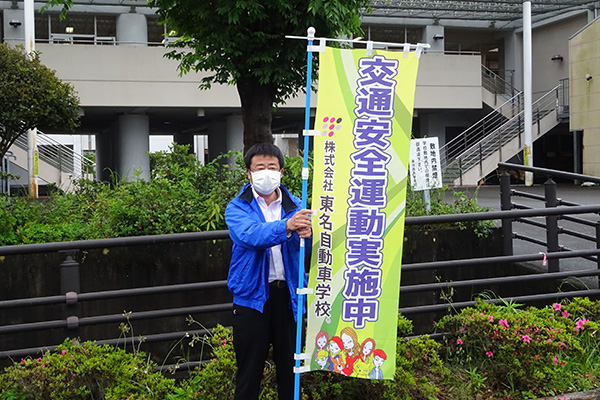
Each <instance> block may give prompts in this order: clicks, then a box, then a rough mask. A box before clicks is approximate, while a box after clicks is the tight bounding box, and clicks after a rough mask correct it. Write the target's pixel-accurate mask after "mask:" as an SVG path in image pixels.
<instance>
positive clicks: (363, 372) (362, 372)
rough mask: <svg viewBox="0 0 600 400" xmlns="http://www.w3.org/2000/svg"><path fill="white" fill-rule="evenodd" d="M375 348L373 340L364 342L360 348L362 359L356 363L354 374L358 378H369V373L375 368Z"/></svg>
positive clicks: (359, 358)
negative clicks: (373, 354) (373, 355)
mask: <svg viewBox="0 0 600 400" xmlns="http://www.w3.org/2000/svg"><path fill="white" fill-rule="evenodd" d="M374 348H375V341H374V340H373V339H371V338H367V339H365V340H364V341H363V342H362V345H361V346H360V357H358V359H357V360H356V362H355V363H354V374H355V376H357V377H358V378H368V377H369V373H370V372H371V370H372V369H373V367H374V366H375V365H374V364H373V357H372V353H373V349H374Z"/></svg>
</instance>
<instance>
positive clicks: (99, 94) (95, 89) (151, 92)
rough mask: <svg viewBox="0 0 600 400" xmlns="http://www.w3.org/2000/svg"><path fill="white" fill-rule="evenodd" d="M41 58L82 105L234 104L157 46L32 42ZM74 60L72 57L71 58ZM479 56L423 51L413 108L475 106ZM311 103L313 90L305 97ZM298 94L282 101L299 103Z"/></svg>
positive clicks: (224, 90) (229, 89)
mask: <svg viewBox="0 0 600 400" xmlns="http://www.w3.org/2000/svg"><path fill="white" fill-rule="evenodd" d="M36 46H37V47H36V48H37V50H39V51H40V52H41V59H42V62H43V63H44V64H45V65H47V66H48V67H50V68H52V69H54V70H56V74H57V76H58V77H59V78H61V79H63V80H65V81H68V82H70V83H72V84H73V86H74V87H75V89H76V90H77V92H78V93H79V96H80V100H81V105H82V106H83V107H89V106H91V107H95V106H111V107H127V106H136V107H153V106H154V107H239V106H240V101H239V97H238V94H237V91H236V89H235V87H234V86H227V85H214V86H213V88H212V89H211V90H209V91H202V90H198V85H199V82H200V79H201V78H202V77H203V76H205V75H206V74H205V73H193V72H192V73H189V74H187V75H183V76H181V77H180V76H179V75H178V72H177V65H178V62H177V61H174V60H169V59H167V58H165V57H164V54H165V52H166V50H165V49H164V48H162V47H130V46H86V45H51V44H42V43H39V44H36ZM74 61H76V62H74ZM480 65H481V58H480V57H479V56H458V55H441V54H425V55H423V56H422V58H421V63H420V68H419V74H418V78H417V93H416V96H415V108H445V109H450V108H481V67H480ZM311 100H312V104H313V106H316V96H312V97H311ZM304 101H305V99H304V96H300V97H297V98H295V99H291V100H289V101H288V102H287V104H286V105H285V106H284V108H285V107H298V108H303V107H304Z"/></svg>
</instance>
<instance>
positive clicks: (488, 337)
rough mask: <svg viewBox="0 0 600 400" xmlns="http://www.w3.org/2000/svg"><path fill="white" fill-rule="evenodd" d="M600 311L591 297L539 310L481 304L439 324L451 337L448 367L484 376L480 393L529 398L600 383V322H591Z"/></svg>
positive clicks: (447, 354) (446, 345)
mask: <svg viewBox="0 0 600 400" xmlns="http://www.w3.org/2000/svg"><path fill="white" fill-rule="evenodd" d="M598 307H599V305H598V302H590V301H589V300H587V299H585V300H583V299H574V300H573V301H572V302H569V303H565V304H561V303H555V304H554V305H553V306H547V307H544V308H539V309H538V308H534V307H530V308H527V309H520V308H519V307H518V305H515V304H513V303H505V304H504V305H491V304H487V303H484V302H482V301H479V302H478V303H477V306H476V307H473V308H467V309H465V310H462V312H460V313H459V314H457V315H452V316H446V317H444V318H443V319H442V320H441V321H440V322H439V323H438V324H437V326H438V328H439V329H442V330H449V331H450V332H452V334H453V336H452V337H451V338H449V339H448V340H447V342H446V344H445V346H444V349H445V352H446V358H447V360H448V361H449V362H450V365H451V366H452V367H453V368H454V369H455V370H462V371H471V372H473V371H478V372H477V374H476V375H479V377H480V378H481V377H485V381H482V382H480V383H481V384H480V385H479V386H480V387H479V388H478V390H484V391H485V390H488V391H491V392H494V393H506V394H507V395H509V396H511V398H512V399H526V398H534V397H538V396H540V397H541V396H551V395H557V394H559V393H564V392H572V391H580V390H586V389H590V388H592V387H597V386H598V385H599V384H600V359H598V355H599V350H600V343H598V341H597V338H596V331H597V329H598V324H597V322H596V321H593V320H590V319H588V318H587V317H590V318H591V317H594V318H595V317H597V316H598ZM472 375H473V376H475V374H472Z"/></svg>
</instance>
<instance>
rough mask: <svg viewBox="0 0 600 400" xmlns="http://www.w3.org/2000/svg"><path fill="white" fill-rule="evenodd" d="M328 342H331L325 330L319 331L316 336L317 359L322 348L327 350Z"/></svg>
mask: <svg viewBox="0 0 600 400" xmlns="http://www.w3.org/2000/svg"><path fill="white" fill-rule="evenodd" d="M327 342H329V335H328V334H327V332H325V331H319V333H317V336H316V337H315V360H316V359H317V358H318V357H317V356H318V354H319V352H320V351H321V350H327Z"/></svg>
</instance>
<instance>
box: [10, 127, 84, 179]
mask: <svg viewBox="0 0 600 400" xmlns="http://www.w3.org/2000/svg"><path fill="white" fill-rule="evenodd" d="M36 140H37V145H38V151H39V157H40V160H43V161H45V162H47V163H48V164H50V165H52V166H53V167H55V168H56V169H58V170H59V171H61V172H64V173H68V174H72V175H77V172H78V171H77V170H78V169H79V171H80V174H81V175H84V174H85V173H86V172H85V171H86V170H94V168H95V166H96V164H95V163H94V162H93V161H91V160H89V159H88V158H86V157H84V156H83V155H82V154H80V153H78V152H76V151H74V150H73V149H71V148H70V147H68V146H65V145H64V144H62V143H60V142H58V141H56V140H54V139H52V138H51V137H50V136H48V135H46V134H45V133H44V132H42V131H39V130H38V135H37V139H36ZM14 144H15V145H17V146H18V147H20V148H21V149H24V150H27V148H28V144H27V136H26V135H19V136H18V137H17V140H15V143H14Z"/></svg>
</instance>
